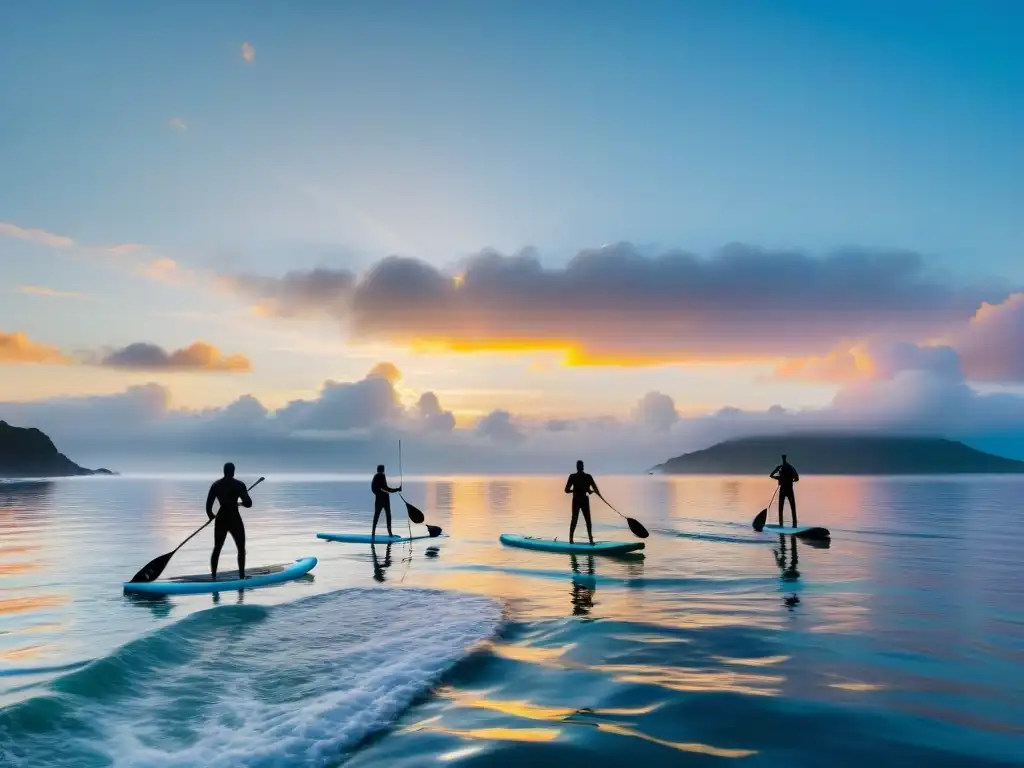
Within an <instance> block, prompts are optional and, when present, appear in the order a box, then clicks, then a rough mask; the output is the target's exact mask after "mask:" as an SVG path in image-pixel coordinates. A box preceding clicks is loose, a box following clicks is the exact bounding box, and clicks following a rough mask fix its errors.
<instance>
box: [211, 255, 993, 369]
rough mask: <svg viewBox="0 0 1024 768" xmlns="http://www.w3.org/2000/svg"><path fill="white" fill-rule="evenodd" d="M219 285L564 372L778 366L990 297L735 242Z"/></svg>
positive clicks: (395, 261) (904, 272)
mask: <svg viewBox="0 0 1024 768" xmlns="http://www.w3.org/2000/svg"><path fill="white" fill-rule="evenodd" d="M766 285H770V286H771V288H770V289H767V290H766V288H765V286H766ZM220 286H221V287H223V288H226V289H228V290H234V291H235V292H237V293H239V294H241V295H243V296H245V297H246V298H247V299H249V300H250V302H251V303H252V304H254V305H256V306H257V307H259V311H260V312H261V313H263V314H274V315H277V316H279V317H282V318H291V317H303V316H305V317H312V316H317V315H319V316H326V317H329V318H333V319H335V320H336V321H338V322H339V323H340V324H341V325H342V326H343V327H344V329H345V331H346V333H347V336H348V338H349V340H350V342H351V343H360V344H362V343H374V342H382V343H387V344H392V345H399V346H403V347H406V348H410V349H412V350H414V351H420V352H450V353H466V354H470V353H476V352H484V353H500V354H510V355H512V354H535V353H552V354H557V355H559V356H561V360H562V363H563V364H564V365H569V366H630V367H633V366H648V365H663V364H673V363H693V362H718V363H721V362H740V361H742V362H776V361H778V360H780V359H783V358H802V357H807V356H822V355H827V354H828V351H829V350H830V349H834V348H835V347H836V345H837V344H841V343H843V342H844V341H845V340H847V339H851V338H854V339H856V338H868V337H871V336H873V335H883V334H892V335H894V336H896V337H899V338H921V337H922V336H923V335H927V334H932V335H934V334H936V333H943V332H948V331H949V330H951V329H953V328H955V327H957V326H958V325H960V324H962V323H964V322H966V321H967V319H968V318H970V316H971V315H972V314H973V313H974V311H975V309H976V308H977V306H978V304H979V303H980V301H981V300H982V299H984V298H985V294H984V293H983V292H980V289H976V288H972V287H959V286H954V285H947V284H943V283H939V282H936V281H935V280H934V279H933V278H932V277H931V276H930V273H929V272H928V271H927V269H926V268H925V264H924V261H923V259H922V257H920V256H919V255H917V254H912V253H906V252H902V251H889V252H885V251H878V252H875V251H863V250H856V249H849V250H844V251H839V252H836V253H831V254H827V255H825V256H823V257H815V256H811V255H808V254H803V253H799V252H789V251H768V250H764V249H759V248H756V247H751V246H744V245H732V246H728V247H727V248H724V249H722V250H721V251H719V252H717V253H716V254H714V255H713V256H712V257H710V258H700V257H698V256H694V255H692V254H686V253H682V252H669V253H665V254H662V255H660V256H656V257H650V256H646V255H643V254H640V253H638V252H637V251H636V250H635V249H634V248H632V247H631V246H630V245H629V244H618V245H615V246H609V247H604V248H599V249H594V250H588V251H583V252H581V253H580V254H578V255H577V256H576V257H575V258H574V259H572V260H571V261H570V262H569V263H568V264H567V265H565V266H564V267H550V266H548V265H545V264H543V263H542V262H541V261H540V260H539V259H538V258H537V257H536V256H535V255H534V254H532V253H531V252H528V251H527V252H523V253H520V254H516V255H513V256H504V255H502V254H498V253H494V252H485V253H481V254H477V255H476V256H473V257H471V258H470V259H467V260H466V261H465V262H464V263H463V264H462V265H461V267H460V271H459V272H458V274H457V275H455V276H452V275H451V274H445V273H443V272H441V271H440V270H438V269H437V268H435V267H434V266H431V265H430V264H426V263H424V262H422V261H419V260H416V259H409V258H402V257H389V258H386V259H383V260H381V261H379V262H377V263H376V264H374V265H373V266H372V267H371V269H369V270H368V271H367V272H366V273H365V274H363V275H356V274H354V273H352V272H351V271H349V270H344V269H333V270H332V269H326V268H320V269H318V270H315V271H310V272H298V271H293V272H289V273H288V274H286V275H284V276H283V277H281V278H268V277H263V276H254V275H235V276H227V277H225V278H224V279H223V280H222V281H221V282H220ZM832 362H833V363H835V362H837V361H832Z"/></svg>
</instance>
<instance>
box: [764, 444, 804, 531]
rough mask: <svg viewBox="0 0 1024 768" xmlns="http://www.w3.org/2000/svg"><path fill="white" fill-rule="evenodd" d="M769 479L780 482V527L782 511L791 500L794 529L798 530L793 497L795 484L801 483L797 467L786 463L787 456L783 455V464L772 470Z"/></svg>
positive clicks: (790, 506)
mask: <svg viewBox="0 0 1024 768" xmlns="http://www.w3.org/2000/svg"><path fill="white" fill-rule="evenodd" d="M769 477H770V478H771V479H772V480H778V481H779V527H780V528H781V527H782V510H783V509H785V505H786V499H789V511H790V512H791V513H792V515H793V527H794V528H796V496H794V495H793V483H799V482H800V475H799V474H797V471H796V467H794V466H793V465H792V464H790V463H789V462H788V461H786V454H782V463H781V464H779V466H777V467H776V468H775V469H773V470H772V473H771V474H770V475H769Z"/></svg>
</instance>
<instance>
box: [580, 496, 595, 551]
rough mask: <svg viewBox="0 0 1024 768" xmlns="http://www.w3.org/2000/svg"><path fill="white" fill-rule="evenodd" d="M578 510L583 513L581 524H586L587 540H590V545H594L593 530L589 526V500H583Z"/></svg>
mask: <svg viewBox="0 0 1024 768" xmlns="http://www.w3.org/2000/svg"><path fill="white" fill-rule="evenodd" d="M580 510H581V511H582V512H583V522H585V523H586V524H587V538H588V539H590V543H591V544H593V543H594V529H593V528H592V527H591V525H590V499H584V500H583V503H582V504H580Z"/></svg>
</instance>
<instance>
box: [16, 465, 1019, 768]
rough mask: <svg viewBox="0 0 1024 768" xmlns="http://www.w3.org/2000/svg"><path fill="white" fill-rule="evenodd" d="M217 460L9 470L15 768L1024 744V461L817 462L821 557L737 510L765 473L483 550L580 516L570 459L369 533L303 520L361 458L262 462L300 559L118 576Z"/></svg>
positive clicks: (974, 759)
mask: <svg viewBox="0 0 1024 768" xmlns="http://www.w3.org/2000/svg"><path fill="white" fill-rule="evenodd" d="M212 479H214V478H213V477H209V478H197V477H151V478H144V477H116V478H76V479H69V480H61V481H55V482H46V483H6V484H0V768H6V767H7V766H32V767H33V768H34V767H36V766H55V767H59V766H76V767H77V768H88V767H89V766H119V767H120V766H125V767H127V766H139V767H141V766H254V767H255V766H259V767H261V768H263V767H267V768H269V767H270V766H335V765H346V766H421V765H435V764H452V765H463V766H477V765H480V766H483V765H487V766H521V765H530V766H531V768H542V766H564V765H573V764H581V765H583V764H586V765H589V766H617V765H630V764H636V765H725V764H738V765H747V766H769V765H770V766H775V765H778V766H845V765H849V766H863V765H872V766H887V765H893V766H896V765H899V766H906V765H922V766H924V765H927V766H986V765H992V766H995V765H1018V766H1019V765H1024V579H1022V576H1024V568H1022V566H1021V560H1022V558H1021V552H1022V549H1024V525H1022V523H1024V518H1022V504H1024V482H1022V480H1021V479H1015V478H999V477H975V478H954V479H936V478H887V479H877V478H818V477H808V478H805V479H804V480H803V481H802V482H801V483H800V486H798V492H799V498H798V503H799V505H800V522H801V523H802V524H815V525H824V526H827V527H829V528H830V529H831V530H832V535H833V538H832V541H831V543H830V545H829V546H827V547H825V546H821V545H817V546H815V545H812V543H811V542H804V541H799V540H793V539H791V538H789V537H780V536H778V535H773V534H758V533H755V532H754V531H753V530H751V528H750V520H751V518H752V517H753V516H754V515H755V514H756V513H757V511H758V510H760V509H761V508H762V507H763V506H764V505H765V504H766V503H767V501H768V498H769V497H770V496H771V492H772V487H771V485H770V484H769V482H768V481H766V480H765V479H763V478H724V477H687V478H661V477H651V476H643V477H615V478H598V482H599V483H600V484H601V486H602V490H603V491H604V494H605V496H606V497H607V498H608V499H609V500H610V501H612V503H614V504H616V506H617V507H619V508H620V509H621V510H623V511H624V512H627V514H630V515H632V516H634V517H637V518H639V519H640V520H641V521H643V522H644V523H645V524H646V526H647V527H648V528H649V529H650V530H651V537H650V538H649V539H648V540H647V547H646V549H645V550H644V552H643V553H642V554H640V555H636V556H622V557H617V558H611V557H602V556H594V557H591V556H570V555H560V554H549V553H541V552H531V551H526V550H520V549H513V548H508V547H504V546H502V545H501V544H500V543H499V542H498V535H499V534H500V533H502V532H517V533H528V534H534V535H546V536H559V537H565V536H566V532H567V526H568V517H569V515H568V505H567V497H566V496H565V495H564V494H563V493H562V485H563V483H564V478H563V477H561V476H559V477H500V478H497V477H496V478H442V479H430V478H421V479H413V478H407V479H406V481H405V489H406V491H405V494H406V497H407V498H408V499H409V500H410V501H411V502H413V503H414V504H417V505H418V506H419V507H420V508H421V509H423V511H424V512H425V513H426V514H427V517H428V522H431V523H434V524H437V525H441V526H442V527H443V528H444V530H445V533H446V534H449V535H448V536H446V537H443V538H439V539H435V540H424V541H416V542H413V543H412V544H393V545H390V546H387V545H378V546H377V547H375V548H373V549H372V550H371V548H370V547H369V546H366V545H349V544H336V543H328V542H323V541H320V540H318V539H316V538H315V533H316V532H318V531H365V530H366V529H367V528H368V525H369V519H370V515H369V514H368V512H367V510H368V509H369V508H370V507H369V504H370V502H371V497H370V494H369V491H368V487H369V477H366V478H358V479H353V478H344V477H298V476H273V475H269V476H268V478H267V480H266V482H265V483H263V484H262V485H261V486H260V487H259V488H258V489H257V490H256V491H254V501H255V502H256V506H255V507H254V508H253V509H252V510H247V511H245V519H246V527H247V533H248V539H249V541H248V552H249V555H248V558H249V565H251V566H256V565H267V564H272V563H281V562H289V561H291V560H294V559H295V558H298V557H302V556H305V555H315V556H316V557H318V558H319V564H318V565H317V567H316V568H315V569H314V570H313V572H312V573H311V574H310V575H309V576H308V577H306V578H304V579H302V580H299V581H296V582H292V583H289V584H285V585H281V586H276V587H270V588H266V589H260V590H253V591H249V592H243V593H238V592H234V593H220V594H217V595H196V596H183V597H174V598H168V599H162V600H152V599H150V600H143V599H132V598H128V597H126V596H124V595H123V594H122V590H121V582H122V581H125V580H127V579H129V578H130V577H131V576H132V574H134V573H135V571H136V570H138V569H139V568H140V567H141V566H142V565H143V564H145V563H146V562H147V561H148V560H150V559H151V558H153V557H155V556H157V555H158V554H161V553H163V552H167V551H169V550H171V549H173V548H174V547H175V546H177V544H178V543H179V542H180V541H181V540H182V539H183V538H184V537H185V536H187V535H188V534H189V533H190V532H191V531H192V530H194V529H195V528H196V527H198V525H200V524H201V523H202V522H203V521H204V520H205V515H204V512H203V509H202V505H203V502H204V500H205V493H206V488H207V486H208V483H209V482H210V480H212ZM243 479H247V480H249V481H250V482H251V481H252V479H254V478H250V477H247V476H243ZM594 502H595V503H594V506H593V509H594V513H595V521H596V523H597V525H596V531H595V534H596V536H597V537H598V538H602V539H608V538H619V539H630V538H631V536H630V533H629V531H628V529H627V528H626V527H625V525H624V523H623V522H622V521H621V520H620V519H619V518H618V517H617V516H616V515H615V514H614V513H613V512H612V511H611V510H609V509H608V508H606V507H604V506H603V505H602V504H601V503H600V501H597V500H596V499H595V500H594ZM394 507H395V522H394V529H395V532H396V533H400V532H404V531H406V530H407V525H408V523H407V520H406V517H405V514H404V504H403V503H402V502H401V500H399V499H398V498H397V497H395V499H394ZM581 525H582V523H581ZM414 530H415V527H414ZM420 530H422V529H420ZM580 535H581V537H582V535H583V534H582V531H581V532H580ZM211 539H212V532H211V530H210V529H207V530H206V531H204V532H203V533H202V534H200V535H199V536H197V537H196V538H195V539H193V540H192V541H191V542H190V543H189V544H188V545H186V547H185V548H184V549H182V550H181V551H180V552H179V553H178V554H177V555H176V556H175V558H174V559H173V560H172V561H171V565H170V566H169V567H168V569H167V571H165V576H173V575H180V574H186V573H198V572H203V571H204V570H206V568H207V567H208V557H209V550H210V543H211ZM235 567H236V566H235V562H234V547H233V544H232V543H231V541H230V539H229V540H228V543H227V544H226V545H225V549H224V553H223V555H222V565H221V569H222V570H229V569H234V568H235Z"/></svg>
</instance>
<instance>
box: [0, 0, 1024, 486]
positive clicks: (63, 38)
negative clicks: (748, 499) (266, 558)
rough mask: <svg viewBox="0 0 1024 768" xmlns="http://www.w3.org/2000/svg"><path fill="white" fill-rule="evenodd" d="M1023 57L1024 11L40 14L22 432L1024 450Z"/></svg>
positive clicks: (148, 443)
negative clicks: (832, 442)
mask: <svg viewBox="0 0 1024 768" xmlns="http://www.w3.org/2000/svg"><path fill="white" fill-rule="evenodd" d="M1021 39H1024V5H1021V4H1020V3H1017V2H1013V1H1012V0H1005V1H1003V0H989V1H987V2H985V1H983V2H978V3H964V2H951V1H950V2H947V1H946V0H932V1H931V2H923V1H922V2H910V1H909V0H905V1H902V2H901V1H895V2H894V1H889V2H881V1H876V0H857V1H856V2H841V1H840V0H835V1H834V2H829V3H821V2H812V0H803V1H801V2H797V1H796V0H789V1H787V0H782V1H780V2H771V3H769V2H761V3H740V2H718V1H712V0H694V1H693V2H689V1H686V0H675V2H645V1H640V2H634V3H623V2H600V1H595V2H586V3H584V2H561V1H555V2H539V1H538V2H533V1H532V0H527V1H525V2H517V3H511V2H509V3H499V2H489V3H480V2H469V1H468V0H467V1H466V2H447V1H446V0H437V1H436V2H431V3H424V2H389V3H379V2H334V3H327V2H315V3H304V4H300V5H297V4H295V3H286V2H269V1H268V2H261V3H251V2H240V1H239V2H228V1H225V2H218V3H215V4H213V3H198V2H185V3H169V2H154V3H144V4H125V3H120V2H104V1H103V0H96V1H95V2H90V3H82V2H59V1H57V0H40V2H33V3H20V4H11V3H9V4H7V5H5V6H4V7H3V8H2V9H0V72H3V73H4V74H3V77H0V265H2V275H3V279H2V280H0V293H2V297H0V418H3V419H6V420H8V421H11V422H12V423H16V424H21V425H31V426H39V427H40V428H43V429H44V430H46V431H47V432H48V433H49V434H51V435H52V436H53V437H54V439H55V440H56V441H57V442H58V445H59V446H60V447H61V449H62V450H65V447H66V449H67V452H68V453H69V454H71V453H72V452H73V451H74V453H73V458H76V459H79V458H80V459H81V460H82V461H83V462H86V463H88V462H90V461H92V462H94V463H95V462H101V463H102V462H103V461H105V459H106V457H107V456H110V457H112V458H111V461H113V460H115V459H118V460H121V461H122V463H123V462H124V460H125V459H126V458H127V457H130V456H134V458H135V459H138V453H139V452H142V453H146V452H149V453H152V454H153V455H156V454H161V455H170V454H174V455H179V454H188V453H191V452H208V453H212V454H216V455H217V456H218V457H221V456H222V455H227V454H232V455H233V452H238V451H242V450H243V447H245V446H248V447H249V448H252V447H253V446H261V447H259V449H258V452H262V453H261V455H264V456H270V455H275V451H280V450H281V446H289V448H288V450H289V451H292V453H293V454H294V456H296V457H298V458H297V461H298V460H300V459H301V460H305V457H310V456H329V457H331V458H329V459H324V461H325V462H326V463H327V464H330V465H331V466H334V464H332V462H334V463H340V464H345V463H346V462H348V461H349V460H353V461H354V460H355V457H360V458H359V459H358V460H359V461H362V462H367V461H368V462H369V463H371V464H372V463H375V461H376V459H372V460H370V459H365V458H362V457H363V455H364V454H365V453H366V452H367V450H368V446H372V447H373V450H382V449H379V448H378V444H379V445H384V444H385V442H386V441H390V440H392V439H393V438H394V437H396V436H402V435H405V436H406V438H405V439H407V440H408V441H410V442H411V443H413V444H414V445H416V444H418V445H419V446H421V447H420V449H419V450H420V452H421V454H422V456H421V457H420V459H421V462H422V464H423V466H428V465H429V466H430V468H431V471H442V470H444V469H445V468H446V467H448V466H449V465H450V464H452V463H456V462H461V463H460V464H459V465H458V466H451V467H450V469H451V471H453V472H454V471H459V470H460V467H462V466H463V465H472V466H479V467H486V468H491V466H492V465H502V466H515V467H523V468H535V465H537V466H540V465H541V464H542V463H544V462H549V461H554V460H558V461H562V460H563V458H564V463H565V464H567V465H568V464H571V461H572V460H574V459H575V458H576V457H577V453H586V454H587V455H594V456H598V457H600V458H599V461H601V462H604V463H605V465H606V466H608V467H613V466H614V467H616V468H618V467H622V468H641V469H642V468H643V467H644V466H648V465H649V464H650V463H652V462H654V461H661V460H663V459H664V458H667V456H668V455H672V454H674V453H679V452H682V451H683V450H688V449H691V448H694V447H702V446H703V445H706V444H709V443H710V442H714V441H715V440H717V439H720V438H722V437H729V436H735V435H739V434H747V433H755V432H765V431H769V432H770V431H779V430H783V429H790V428H795V427H803V426H807V427H813V428H815V429H817V428H819V427H832V426H850V425H853V426H864V425H866V426H869V427H872V428H873V427H878V428H884V429H889V430H898V431H917V432H920V431H924V432H929V433H935V434H943V435H948V436H953V437H961V438H964V439H969V440H970V441H972V442H973V443H974V444H977V445H979V446H981V447H989V448H992V449H999V450H1000V451H1001V452H1004V453H1007V454H1008V455H1019V456H1022V457H1024V439H1021V435H1024V292H1021V291H1024V250H1022V245H1021V244H1022V242H1024V141H1022V140H1021V137H1022V136H1024V99H1022V98H1021V94H1022V93H1024V48H1022V47H1021V46H1020V40H1021ZM428 393H433V394H432V395H431V394H428ZM211 435H216V438H211ZM387 444H388V445H390V442H388V443H387ZM297 445H301V449H297V448H295V446H297ZM129 446H140V449H139V451H136V450H133V449H131V448H129ZM325 446H327V447H326V448H325ZM253 450H257V449H256V448H253ZM411 450H414V451H415V450H416V448H412V449H411ZM588 452H589V453H588ZM626 453H628V454H629V458H628V459H626V458H624V457H623V454H626ZM264 460H266V459H265V458H264ZM140 461H141V460H140ZM467 462H468V464H467ZM474 462H475V464H474ZM129 463H131V462H129ZM300 463H301V462H300ZM133 466H134V464H133Z"/></svg>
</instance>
